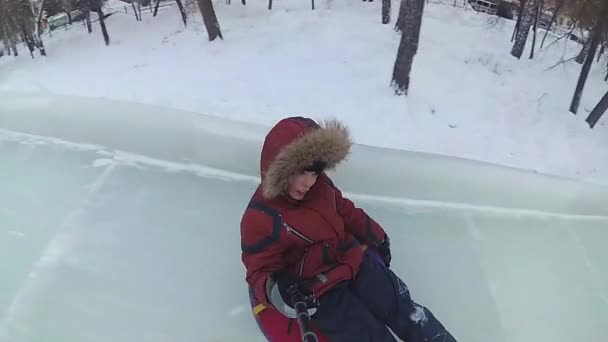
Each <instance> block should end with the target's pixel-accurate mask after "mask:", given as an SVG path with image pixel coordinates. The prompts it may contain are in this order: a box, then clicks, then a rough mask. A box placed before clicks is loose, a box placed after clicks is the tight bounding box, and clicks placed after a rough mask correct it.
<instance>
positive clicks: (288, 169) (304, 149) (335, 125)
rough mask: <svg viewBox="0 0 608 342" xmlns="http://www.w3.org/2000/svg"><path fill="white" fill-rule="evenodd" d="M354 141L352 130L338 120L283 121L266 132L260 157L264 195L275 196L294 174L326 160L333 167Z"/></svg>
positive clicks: (347, 151)
mask: <svg viewBox="0 0 608 342" xmlns="http://www.w3.org/2000/svg"><path fill="white" fill-rule="evenodd" d="M351 146H352V141H351V138H350V133H349V131H348V129H347V128H346V127H345V126H344V125H342V124H341V123H340V122H338V121H337V120H332V121H326V122H323V123H321V125H319V124H317V123H316V122H315V121H314V120H312V119H309V118H303V117H291V118H286V119H283V120H281V121H279V122H278V123H277V124H276V125H275V126H274V127H273V128H272V129H271V130H270V132H269V133H268V135H266V139H265V140H264V146H263V147H262V155H261V158H260V172H261V177H262V190H263V191H262V194H263V196H264V197H265V198H268V199H272V198H275V197H277V196H279V195H281V194H282V193H283V192H284V191H285V190H287V188H288V186H289V180H290V178H291V177H292V176H294V175H296V174H297V173H299V172H300V171H301V170H303V169H304V168H306V167H308V166H310V165H312V164H314V163H315V162H322V163H324V164H325V165H326V169H333V168H335V167H336V166H337V165H338V164H340V163H341V162H342V161H343V160H344V159H346V157H347V156H348V154H349V153H350V148H351Z"/></svg>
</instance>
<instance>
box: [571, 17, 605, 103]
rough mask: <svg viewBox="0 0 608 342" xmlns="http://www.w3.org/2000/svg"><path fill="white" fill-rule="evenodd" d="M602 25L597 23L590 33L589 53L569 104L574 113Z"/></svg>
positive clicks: (591, 62) (600, 36) (579, 100)
mask: <svg viewBox="0 0 608 342" xmlns="http://www.w3.org/2000/svg"><path fill="white" fill-rule="evenodd" d="M601 31H602V25H598V26H596V27H595V29H594V30H593V33H592V34H591V38H590V39H589V40H590V41H591V46H590V47H589V53H588V54H587V56H586V58H585V63H584V64H583V68H582V69H581V74H580V76H579V78H578V82H577V84H576V90H575V91H574V96H573V97H572V104H570V112H572V113H573V114H576V112H577V111H578V107H579V105H580V103H581V96H582V95H583V89H584V88H585V83H586V82H587V77H588V76H589V71H590V70H591V65H592V64H593V59H594V57H595V52H596V51H597V47H598V45H599V43H600V40H601V38H602V32H601Z"/></svg>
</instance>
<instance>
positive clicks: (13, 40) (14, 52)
mask: <svg viewBox="0 0 608 342" xmlns="http://www.w3.org/2000/svg"><path fill="white" fill-rule="evenodd" d="M11 48H12V49H13V56H15V57H19V51H18V50H17V42H16V41H15V39H11Z"/></svg>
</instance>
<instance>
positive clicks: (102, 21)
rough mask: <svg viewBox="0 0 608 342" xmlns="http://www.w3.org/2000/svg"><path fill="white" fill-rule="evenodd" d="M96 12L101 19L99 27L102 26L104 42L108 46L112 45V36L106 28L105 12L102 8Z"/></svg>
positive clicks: (99, 7)
mask: <svg viewBox="0 0 608 342" xmlns="http://www.w3.org/2000/svg"><path fill="white" fill-rule="evenodd" d="M95 11H96V12H97V17H98V18H99V25H100V26H101V34H102V35H103V41H104V42H105V43H106V45H110V36H109V35H108V29H107V28H106V21H105V19H104V15H103V10H102V9H101V6H98V7H97V8H96V9H95Z"/></svg>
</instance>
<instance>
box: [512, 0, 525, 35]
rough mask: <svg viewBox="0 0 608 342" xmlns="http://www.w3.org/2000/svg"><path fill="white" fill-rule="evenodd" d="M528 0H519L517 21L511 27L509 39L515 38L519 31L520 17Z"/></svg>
mask: <svg viewBox="0 0 608 342" xmlns="http://www.w3.org/2000/svg"><path fill="white" fill-rule="evenodd" d="M527 1H528V0H521V1H520V2H519V9H518V10H517V22H516V23H515V28H513V35H512V36H511V41H514V40H515V36H517V33H519V27H520V26H521V18H522V17H523V16H524V9H525V8H526V2H527Z"/></svg>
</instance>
